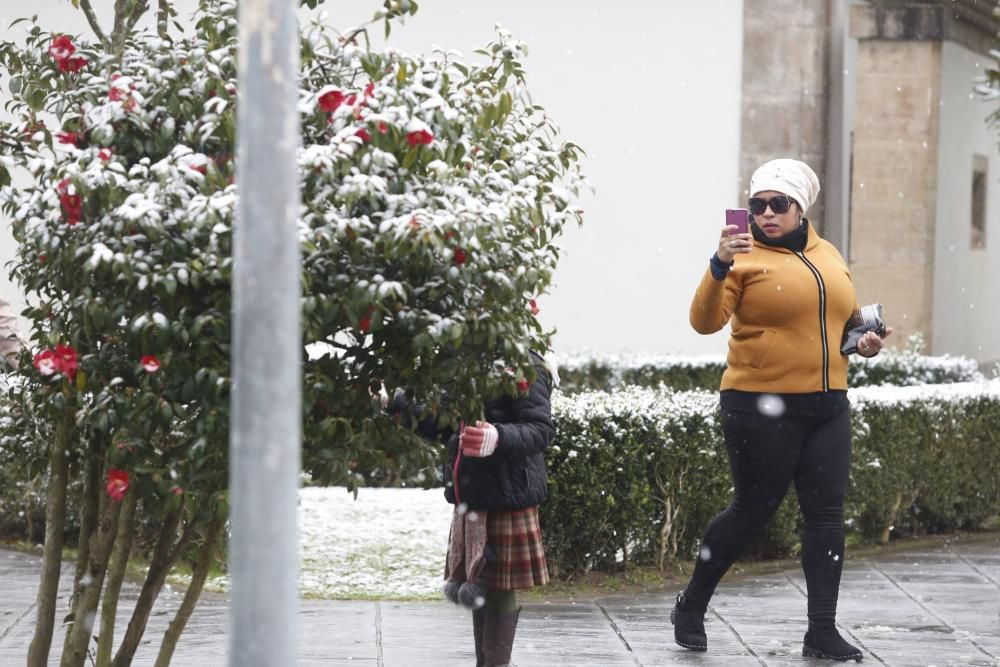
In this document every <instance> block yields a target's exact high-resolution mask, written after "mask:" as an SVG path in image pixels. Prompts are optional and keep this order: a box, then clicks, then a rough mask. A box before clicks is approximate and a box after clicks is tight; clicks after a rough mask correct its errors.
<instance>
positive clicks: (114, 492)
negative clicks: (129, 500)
mask: <svg viewBox="0 0 1000 667" xmlns="http://www.w3.org/2000/svg"><path fill="white" fill-rule="evenodd" d="M104 488H105V490H106V491H107V492H108V495H109V496H110V497H111V500H113V501H115V502H120V501H121V500H122V499H123V498H124V497H125V492H126V491H128V472H126V471H125V470H119V469H118V468H111V469H109V470H108V483H107V485H105V487H104Z"/></svg>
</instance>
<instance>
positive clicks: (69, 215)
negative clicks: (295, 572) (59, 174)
mask: <svg viewBox="0 0 1000 667" xmlns="http://www.w3.org/2000/svg"><path fill="white" fill-rule="evenodd" d="M72 184H73V181H71V180H70V179H68V178H64V179H63V180H62V181H60V182H59V185H58V186H56V190H57V191H58V192H59V203H60V204H61V205H62V210H63V216H64V217H65V218H66V222H67V224H70V225H75V224H76V223H78V222H80V219H81V218H82V217H83V198H82V197H80V195H78V194H76V193H70V191H69V188H70V186H71V185H72Z"/></svg>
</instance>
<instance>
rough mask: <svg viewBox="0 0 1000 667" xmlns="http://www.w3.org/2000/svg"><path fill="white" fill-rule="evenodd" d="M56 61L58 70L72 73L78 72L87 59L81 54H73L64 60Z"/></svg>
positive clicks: (85, 64) (84, 65)
mask: <svg viewBox="0 0 1000 667" xmlns="http://www.w3.org/2000/svg"><path fill="white" fill-rule="evenodd" d="M58 63H59V71H60V72H69V73H70V74H73V73H76V72H79V71H80V70H82V69H83V68H84V67H86V66H87V59H86V58H84V57H82V56H73V57H72V58H67V59H66V60H60V61H58Z"/></svg>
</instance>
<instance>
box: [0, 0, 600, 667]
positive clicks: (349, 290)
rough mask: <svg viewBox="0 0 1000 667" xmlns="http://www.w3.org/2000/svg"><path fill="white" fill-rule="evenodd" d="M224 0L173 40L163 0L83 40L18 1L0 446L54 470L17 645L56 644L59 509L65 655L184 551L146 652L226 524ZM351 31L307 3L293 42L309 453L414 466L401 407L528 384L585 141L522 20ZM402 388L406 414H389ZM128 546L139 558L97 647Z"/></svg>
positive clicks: (186, 603)
mask: <svg viewBox="0 0 1000 667" xmlns="http://www.w3.org/2000/svg"><path fill="white" fill-rule="evenodd" d="M307 4H310V5H314V4H316V3H315V2H311V3H307ZM82 5H83V8H84V9H85V10H87V9H88V8H89V2H87V1H86V0H83V2H82ZM132 5H135V3H132ZM143 9H144V7H143ZM415 10H416V4H415V3H412V2H386V3H385V7H384V9H383V10H381V11H380V12H379V13H378V14H377V15H376V19H375V21H384V22H385V24H386V27H387V31H388V26H389V25H390V23H389V22H390V21H392V20H394V19H395V18H396V17H398V16H400V15H402V14H404V13H412V12H413V11H415ZM235 12H236V3H235V1H234V0H204V1H203V2H202V3H201V9H200V12H199V14H198V16H197V25H196V28H195V30H194V33H193V34H192V35H190V36H179V37H171V36H170V35H168V34H167V32H166V22H165V17H164V16H163V15H161V21H160V22H159V24H158V29H157V31H156V33H155V34H153V33H148V32H145V33H138V34H124V33H122V30H123V29H127V28H128V27H129V26H134V25H135V21H134V20H131V19H129V18H128V17H126V19H127V20H123V21H121V22H119V21H117V20H116V32H115V33H112V34H111V35H108V36H105V35H103V34H101V35H100V38H99V39H98V40H97V42H95V43H92V44H89V43H87V42H85V41H83V40H81V39H79V38H77V37H72V36H68V35H62V34H52V33H48V32H46V31H45V30H44V29H43V28H42V27H41V26H38V25H35V24H33V23H31V22H27V23H23V24H22V27H25V28H26V29H27V30H26V33H27V36H26V39H25V41H24V43H10V42H8V43H2V44H0V68H2V70H0V73H2V75H3V79H4V81H3V83H4V84H5V85H6V86H7V88H8V89H9V90H10V93H11V95H12V102H11V103H10V104H9V105H8V106H9V110H10V111H11V112H12V114H13V115H14V117H15V120H14V121H13V122H11V123H8V124H4V125H2V126H0V184H2V186H3V187H2V190H0V205H2V209H3V212H4V214H5V215H6V217H7V218H8V219H9V220H10V222H11V225H12V228H13V233H14V237H15V239H16V241H17V244H18V246H17V247H18V249H17V257H16V258H15V260H14V261H13V263H12V268H11V275H12V277H13V278H14V279H15V280H16V282H17V283H18V284H19V285H20V286H21V287H22V289H23V290H24V292H25V293H26V294H27V295H28V299H29V303H30V304H31V305H30V307H29V308H28V309H27V310H26V311H25V312H24V316H25V317H26V318H27V320H28V321H29V322H30V324H31V330H30V332H27V333H28V337H29V338H30V345H29V346H28V347H26V348H25V350H24V352H23V353H22V355H21V358H20V363H19V365H18V370H17V377H16V378H15V381H14V382H12V383H11V384H10V388H9V390H8V392H7V396H6V401H5V405H4V414H3V415H0V443H2V445H3V447H4V456H0V461H3V462H4V465H7V463H6V462H8V461H12V460H17V461H18V462H19V463H18V467H17V472H18V474H20V475H24V474H27V475H29V476H30V479H29V480H27V482H25V483H26V484H28V485H29V487H31V488H41V487H45V488H46V489H47V498H46V516H45V521H44V523H45V554H44V565H43V575H42V581H41V585H40V590H39V598H38V601H39V604H38V621H37V624H36V632H35V637H34V640H33V642H32V645H31V649H30V655H29V665H38V666H41V665H45V664H47V660H48V655H49V651H50V646H51V642H52V639H53V636H54V627H53V625H54V619H55V617H56V611H57V609H56V592H57V585H58V577H59V566H60V557H61V552H62V547H63V544H64V538H65V535H66V534H67V529H68V528H73V529H74V533H72V534H75V535H78V548H79V558H78V561H77V567H76V572H75V586H74V591H73V596H72V600H71V602H70V609H69V613H68V616H66V619H67V626H66V634H65V640H64V645H63V655H62V663H61V664H62V665H64V666H65V667H69V666H71V665H73V666H75V665H82V664H83V663H84V661H85V660H86V659H87V656H88V654H90V653H91V652H92V651H93V652H94V654H93V656H92V657H93V659H94V661H95V664H97V665H111V664H113V665H115V666H116V667H124V666H125V665H128V664H130V663H131V661H132V658H133V656H134V655H135V651H136V650H137V648H138V646H139V644H140V641H141V640H142V636H143V632H144V630H145V626H146V621H147V620H148V617H149V614H150V611H151V609H152V605H153V603H154V602H155V600H156V598H157V595H158V593H159V591H160V589H161V587H162V586H163V583H164V580H165V578H166V577H167V575H168V573H169V572H170V571H171V570H173V569H174V568H175V567H176V566H177V565H178V564H179V563H181V562H185V561H186V562H187V563H188V564H189V565H190V567H191V568H192V570H193V572H194V574H193V576H192V584H191V586H189V588H188V591H187V594H186V596H185V598H184V600H183V602H182V604H181V606H180V609H179V610H178V611H177V614H176V616H175V618H174V620H173V622H172V623H171V624H170V628H169V630H168V631H167V634H166V636H165V637H164V639H163V642H162V645H161V647H160V653H159V656H158V658H157V663H156V664H157V665H166V664H168V663H169V661H170V657H171V655H172V652H173V648H174V646H175V645H176V642H177V640H178V638H179V636H180V633H181V632H182V631H183V628H184V624H185V622H186V620H187V618H188V616H189V615H190V613H191V611H192V609H193V607H194V605H195V603H196V601H197V598H198V596H199V594H200V591H201V588H202V585H203V583H204V581H205V578H206V576H207V573H208V570H209V569H210V567H211V565H212V564H213V563H214V562H216V561H217V553H218V550H219V545H220V543H222V542H224V538H225V526H226V519H227V517H228V506H227V482H228V479H227V462H228V444H229V442H228V441H229V414H230V413H229V397H230V390H231V377H232V371H231V368H230V340H231V330H230V313H231V310H232V295H231V273H232V230H233V224H234V215H235V211H236V208H237V198H238V196H239V184H238V182H237V174H236V171H235V161H234V153H235V143H236V123H235V119H236V113H235V109H236V105H237V103H238V100H239V96H238V89H237V85H238V79H237V72H236V47H237V25H238V24H237V18H236V13H235ZM88 17H89V18H91V19H92V16H90V14H88ZM92 24H93V23H92ZM94 25H96V24H94ZM123 26H124V27H123ZM98 30H99V28H98ZM366 30H367V29H366V28H362V29H359V30H355V31H353V32H350V33H347V34H346V36H345V35H342V34H340V33H337V32H334V31H332V30H331V29H329V28H326V27H324V26H322V25H319V24H315V25H309V26H306V27H304V29H303V31H302V42H301V72H300V99H299V110H300V124H301V128H302V147H301V150H300V151H299V157H298V164H299V168H300V173H301V186H302V208H301V215H300V218H299V227H298V228H299V238H300V240H301V246H302V257H303V267H302V285H303V296H302V307H303V313H304V321H303V324H304V331H303V334H304V336H303V363H304V379H305V384H304V401H303V408H304V436H305V444H304V454H303V456H304V467H305V469H306V470H307V471H308V472H309V473H311V475H312V477H313V479H314V480H315V481H317V482H319V483H337V484H345V485H347V486H349V487H350V486H352V485H355V484H357V483H359V482H360V481H361V480H362V479H363V478H362V477H361V473H360V470H374V469H392V468H393V467H395V466H400V465H405V466H406V467H408V468H414V467H416V468H424V469H427V470H430V469H432V467H433V466H434V464H435V463H436V460H437V457H438V452H439V450H438V448H437V447H436V446H435V445H433V444H432V443H426V442H423V441H422V440H420V439H419V438H416V437H415V436H414V435H413V434H412V433H411V432H409V431H408V430H407V429H406V428H405V425H406V424H411V423H413V422H414V421H415V419H414V418H416V417H427V416H428V415H433V416H434V417H435V418H436V419H438V420H439V421H440V422H441V423H442V424H443V423H454V422H455V421H456V420H457V419H458V418H459V417H463V418H465V419H475V418H476V417H477V416H478V415H480V414H481V413H482V409H483V404H484V402H485V401H486V400H488V399H490V398H492V397H494V396H496V395H499V394H501V393H504V392H506V393H510V394H515V393H517V392H520V391H525V390H526V388H527V386H528V384H529V383H530V382H531V381H532V380H533V376H534V370H533V368H532V365H531V362H530V358H529V350H531V349H535V350H540V351H544V350H545V349H547V347H548V342H549V337H550V335H551V334H550V332H547V331H545V330H543V329H542V327H541V326H540V325H539V323H538V321H537V319H536V317H535V316H536V315H537V306H536V304H535V298H536V297H537V296H538V295H539V294H541V293H543V292H544V291H545V290H546V288H547V287H548V285H549V284H550V281H551V279H552V275H553V271H554V269H555V266H556V262H557V259H558V248H557V246H556V245H554V239H555V238H556V237H558V235H559V234H560V232H561V230H562V229H563V227H564V225H566V224H570V223H578V222H579V221H580V215H579V212H578V211H577V209H575V208H574V207H573V206H572V201H573V199H574V197H575V195H576V193H577V192H578V190H579V189H580V187H581V186H582V185H583V184H584V181H583V180H582V178H581V177H580V175H579V173H578V167H577V161H578V156H579V149H578V148H577V147H576V146H574V145H573V144H569V143H560V142H559V139H558V132H557V129H556V127H555V126H554V124H553V123H552V121H551V119H549V117H548V116H547V115H546V114H545V112H544V110H543V109H542V108H540V107H538V106H535V105H533V104H531V103H530V101H529V100H528V96H527V94H526V89H525V80H524V72H523V69H522V65H521V62H520V61H521V58H522V57H523V56H524V54H525V48H524V46H523V45H522V44H521V43H519V42H517V41H516V40H514V39H513V38H511V37H510V36H509V35H508V34H506V33H503V32H501V33H500V34H499V37H498V39H497V41H495V42H493V43H490V44H488V45H487V46H486V47H485V48H484V49H482V50H480V51H479V53H480V56H481V57H480V59H479V61H478V62H477V63H475V64H471V63H466V62H462V61H460V60H459V59H457V58H456V57H455V56H453V55H449V54H443V53H441V54H435V55H433V56H431V57H426V58H425V57H415V56H409V55H406V54H403V53H400V52H398V51H394V50H386V51H383V52H377V51H375V50H373V49H371V48H370V47H369V46H367V44H368V41H367V32H366ZM397 391H399V392H403V393H405V394H406V396H407V397H408V398H409V399H410V400H409V401H408V404H409V405H411V406H414V407H412V408H410V409H409V412H410V414H408V415H407V414H404V415H392V416H390V415H388V414H386V413H385V412H384V410H383V408H382V403H383V401H382V400H381V396H383V395H384V394H389V395H392V394H394V393H396V392H397ZM14 451H16V453H17V454H16V456H6V453H7V452H14ZM7 474H8V473H7V471H4V476H6V475H7ZM32 485H33V486H32ZM136 554H141V555H142V556H143V557H144V558H145V559H146V560H147V561H148V562H149V569H148V572H147V575H146V579H145V582H144V585H143V587H142V590H141V592H140V595H139V598H138V600H137V602H136V604H135V607H134V609H133V611H132V615H131V620H130V622H129V625H128V630H127V632H126V634H125V636H124V637H123V638H122V639H121V641H120V642H119V643H118V648H117V650H116V651H113V647H114V646H115V638H114V618H115V614H116V611H117V604H118V596H119V592H120V589H121V584H122V580H123V577H124V573H125V567H126V563H127V562H128V559H129V557H130V556H135V555H136ZM99 603H100V605H101V609H102V611H101V616H100V618H96V619H95V612H96V610H97V608H98V604H99ZM60 617H61V616H60ZM94 639H96V646H94V645H93V640H94Z"/></svg>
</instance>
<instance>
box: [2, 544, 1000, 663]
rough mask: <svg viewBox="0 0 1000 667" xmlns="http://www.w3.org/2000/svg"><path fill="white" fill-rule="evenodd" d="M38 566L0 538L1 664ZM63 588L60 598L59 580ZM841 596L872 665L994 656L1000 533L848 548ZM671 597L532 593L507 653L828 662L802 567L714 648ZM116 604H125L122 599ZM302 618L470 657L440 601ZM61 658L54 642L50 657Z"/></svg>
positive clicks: (750, 602) (751, 582)
mask: <svg viewBox="0 0 1000 667" xmlns="http://www.w3.org/2000/svg"><path fill="white" fill-rule="evenodd" d="M39 567H40V559H39V558H38V557H36V556H33V555H28V554H23V553H18V552H14V551H6V550H0V666H3V667H7V666H8V665H11V666H14V665H23V664H25V656H26V655H27V650H28V645H29V643H30V641H31V634H32V630H33V622H34V601H35V591H36V586H37V583H38V572H39ZM67 572H68V570H67ZM67 579H68V578H66V577H64V584H65V583H66V582H67ZM135 593H136V590H135V589H134V588H132V589H129V590H128V591H127V595H129V596H131V598H133V599H134V595H135ZM62 595H63V601H64V603H65V595H66V590H65V585H64V589H63V591H62ZM125 596H126V594H123V598H124V597H125ZM840 599H841V603H840V615H839V620H840V629H841V633H842V634H844V635H845V636H846V637H847V638H848V640H850V641H852V643H854V644H856V645H858V646H859V647H861V648H862V649H863V651H864V655H865V658H864V662H865V663H867V664H872V665H906V666H909V665H924V666H926V665H935V666H939V667H943V666H944V665H998V660H1000V534H991V535H986V536H978V537H972V538H965V539H960V540H955V541H949V542H942V543H939V544H937V545H935V546H928V547H924V548H920V549H917V550H912V551H907V552H896V553H893V554H886V555H881V556H878V557H872V558H853V559H852V558H851V557H850V552H848V561H847V562H846V564H845V568H844V577H843V584H842V586H841V595H840ZM179 602H180V595H179V592H177V591H169V592H167V593H166V594H165V595H163V596H161V601H160V602H159V603H158V606H157V608H156V609H155V610H154V613H153V615H152V617H151V618H150V621H149V625H148V628H147V631H146V636H145V637H146V640H145V643H144V644H143V645H142V647H141V648H140V650H139V652H138V654H137V656H136V659H135V661H134V662H133V664H134V665H136V667H147V666H151V665H152V664H153V662H154V660H155V658H156V655H155V649H156V647H157V646H158V645H159V641H160V636H161V635H162V633H163V631H164V630H165V629H166V626H167V623H168V622H169V620H170V618H171V617H172V614H173V610H174V609H175V608H176V607H177V605H178V604H179ZM672 606H673V601H672V599H671V596H670V595H669V594H667V593H660V594H654V593H645V594H641V595H637V596H611V597H600V598H596V599H593V600H580V599H577V600H576V601H565V600H559V601H557V600H552V601H548V602H537V603H531V604H525V605H524V609H523V612H522V614H521V624H520V627H519V630H518V635H517V641H516V642H515V651H514V660H513V664H514V665H516V666H517V667H533V666H538V667H542V666H550V665H574V666H581V667H584V666H589V665H594V666H601V667H618V666H621V667H636V666H644V665H769V666H770V665H813V664H815V665H822V664H830V663H828V662H824V661H818V660H812V659H807V658H803V657H801V649H802V635H803V634H804V633H805V630H806V621H805V609H806V597H805V581H804V579H803V577H802V572H801V570H786V571H783V572H780V573H776V574H768V575H765V576H755V577H742V578H731V579H727V580H726V581H724V582H723V584H722V585H721V586H720V587H719V590H718V592H717V594H716V596H715V598H714V599H713V601H712V607H711V611H710V613H709V615H708V618H707V622H706V628H707V630H708V639H709V650H708V652H707V653H692V652H689V651H685V650H684V649H682V648H680V647H678V646H676V645H674V643H673V641H672V633H671V627H670V623H669V614H670V609H671V607H672ZM120 608H125V609H130V608H131V605H130V604H127V603H124V602H123V604H121V605H120ZM226 609H227V607H226V600H225V598H224V597H223V596H218V595H211V594H206V595H205V596H204V597H203V599H202V601H201V603H200V604H199V606H198V609H197V610H196V611H195V613H194V615H193V616H192V618H191V620H190V622H189V623H188V627H187V630H186V631H185V634H184V636H183V637H182V638H181V641H180V644H179V646H178V648H177V651H176V653H175V654H174V659H173V662H172V664H173V665H175V666H182V667H223V666H225V665H226V664H227V663H226V653H227V636H226V623H227V617H226V613H227V611H226ZM62 613H64V612H62V610H61V613H60V617H61V615H62ZM119 622H120V626H121V627H120V629H119V630H118V631H117V635H116V636H117V637H119V638H120V636H121V634H122V633H123V632H124V627H125V624H126V623H127V618H126V617H125V616H124V615H122V616H121V618H120V619H119ZM300 627H301V630H302V635H301V636H302V641H301V642H300V646H301V648H300V654H299V663H298V664H299V665H302V666H303V667H313V666H319V665H338V666H347V665H369V666H372V667H397V666H398V667H425V666H426V667H430V666H431V665H434V666H436V667H451V666H453V665H454V666H456V667H471V665H473V664H474V663H475V658H474V656H473V649H472V633H471V621H470V617H469V615H468V613H467V612H463V611H462V610H460V609H457V608H456V607H454V606H452V605H450V604H448V603H446V602H391V601H379V602H363V601H336V600H304V601H302V604H301V609H300ZM57 638H60V639H61V633H57ZM53 643H54V644H59V643H60V642H59V641H56V642H53ZM57 648H58V647H54V649H57ZM57 663H58V650H54V652H53V654H52V656H51V659H50V664H57Z"/></svg>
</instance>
